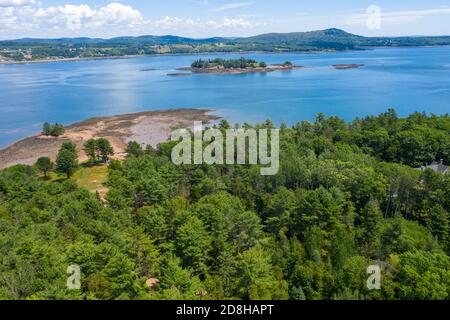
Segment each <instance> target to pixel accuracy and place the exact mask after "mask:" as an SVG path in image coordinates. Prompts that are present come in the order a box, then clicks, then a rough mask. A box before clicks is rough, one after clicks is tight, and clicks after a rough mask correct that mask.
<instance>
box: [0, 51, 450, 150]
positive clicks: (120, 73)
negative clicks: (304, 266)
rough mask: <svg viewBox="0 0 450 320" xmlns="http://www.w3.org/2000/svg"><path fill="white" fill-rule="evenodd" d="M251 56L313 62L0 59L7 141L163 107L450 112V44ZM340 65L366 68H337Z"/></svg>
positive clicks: (235, 117)
mask: <svg viewBox="0 0 450 320" xmlns="http://www.w3.org/2000/svg"><path fill="white" fill-rule="evenodd" d="M240 56H242V55H214V56H211V57H223V58H230V57H240ZM245 56H246V57H249V58H254V59H256V60H260V61H266V62H267V63H281V62H284V61H286V60H290V61H292V62H293V63H295V64H298V65H304V66H306V67H308V68H307V69H304V70H295V71H291V72H274V73H270V74H247V75H194V76H190V77H169V76H167V75H166V74H167V73H169V72H174V69H175V68H178V67H184V66H188V65H190V63H191V62H192V61H193V60H195V59H197V58H198V56H152V57H142V58H134V59H114V60H92V61H80V62H60V63H47V64H27V65H0V147H4V146H6V145H8V144H10V143H12V142H14V141H15V140H18V139H20V138H23V137H26V136H29V135H32V134H34V133H37V132H39V131H40V128H41V126H42V123H43V122H45V121H49V122H60V123H63V124H69V123H72V122H76V121H79V120H84V119H86V118H90V117H93V116H107V115H114V114H123V113H130V112H137V111H144V110H154V109H171V108H211V109H215V110H217V111H218V113H219V114H221V115H223V116H226V117H227V118H228V119H229V120H231V121H232V122H235V121H239V122H244V121H246V122H256V121H262V120H265V119H268V118H271V119H272V120H273V121H274V122H275V123H280V122H286V123H287V124H293V123H295V122H297V121H299V120H303V119H306V120H310V119H313V118H314V116H315V115H316V114H317V113H319V112H323V113H325V114H326V115H338V116H340V117H342V118H344V119H346V120H352V119H354V118H355V117H361V116H365V115H375V114H378V113H380V112H383V111H385V110H386V109H388V108H390V107H393V108H395V109H396V110H397V111H398V113H399V114H400V115H402V116H405V115H408V114H409V113H412V112H414V111H426V112H428V113H435V114H444V113H448V112H450V47H439V48H408V49H376V50H370V51H355V52H343V53H326V54H248V55H245ZM208 57H209V56H202V58H205V59H206V58H208ZM338 63H359V64H365V65H366V66H365V67H364V68H362V69H352V70H340V71H339V70H334V69H332V68H330V66H331V65H333V64H338ZM151 69H156V70H151Z"/></svg>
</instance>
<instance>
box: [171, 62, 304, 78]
mask: <svg viewBox="0 0 450 320" xmlns="http://www.w3.org/2000/svg"><path fill="white" fill-rule="evenodd" d="M304 68H305V67H304V66H288V65H282V64H271V65H268V66H267V67H256V68H230V69H226V68H223V67H211V68H191V67H186V68H178V69H177V70H178V71H190V72H191V73H192V74H198V73H199V74H245V73H268V72H274V71H290V70H296V69H304ZM168 75H177V76H180V75H189V73H184V74H183V73H178V74H168Z"/></svg>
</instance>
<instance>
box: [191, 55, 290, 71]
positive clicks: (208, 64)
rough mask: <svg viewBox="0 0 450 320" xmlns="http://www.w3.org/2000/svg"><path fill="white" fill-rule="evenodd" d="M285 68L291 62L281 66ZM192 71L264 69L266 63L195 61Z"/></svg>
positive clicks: (217, 60) (249, 60) (243, 60)
mask: <svg viewBox="0 0 450 320" xmlns="http://www.w3.org/2000/svg"><path fill="white" fill-rule="evenodd" d="M282 65H283V66H286V67H291V66H292V62H290V61H286V62H285V63H283V64H282ZM191 67H192V68H194V69H208V68H224V69H249V68H266V67H267V63H265V62H264V61H261V62H258V61H256V60H253V59H246V58H243V57H242V58H240V59H231V60H225V59H222V58H216V59H210V60H202V59H199V60H196V61H194V62H193V63H192V64H191Z"/></svg>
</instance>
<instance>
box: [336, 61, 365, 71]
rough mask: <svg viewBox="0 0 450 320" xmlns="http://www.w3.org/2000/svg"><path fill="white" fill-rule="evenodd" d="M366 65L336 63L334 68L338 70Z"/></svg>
mask: <svg viewBox="0 0 450 320" xmlns="http://www.w3.org/2000/svg"><path fill="white" fill-rule="evenodd" d="M361 67H364V65H363V64H355V63H347V64H335V65H333V68H335V69H336V70H347V69H358V68H361Z"/></svg>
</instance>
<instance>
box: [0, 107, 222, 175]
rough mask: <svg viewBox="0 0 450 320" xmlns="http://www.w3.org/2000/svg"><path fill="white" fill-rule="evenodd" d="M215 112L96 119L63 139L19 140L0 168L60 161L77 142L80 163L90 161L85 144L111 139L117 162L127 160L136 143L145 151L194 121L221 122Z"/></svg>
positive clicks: (0, 152)
mask: <svg viewBox="0 0 450 320" xmlns="http://www.w3.org/2000/svg"><path fill="white" fill-rule="evenodd" d="M214 112H215V110H212V109H169V110H153V111H143V112H137V113H128V114H121V115H114V116H110V117H94V118H90V119H86V120H83V121H79V122H75V123H72V124H70V125H67V126H65V129H66V132H65V133H64V135H62V136H60V137H57V138H55V137H45V136H42V135H41V134H37V135H34V136H30V137H27V138H24V139H21V140H18V141H16V142H14V143H12V144H10V145H8V146H6V147H4V148H1V149H0V169H4V168H7V167H10V166H13V165H16V164H24V165H32V164H34V163H35V162H36V160H37V159H38V158H39V157H49V158H50V159H51V160H52V161H54V160H55V159H56V155H57V153H58V151H59V148H60V147H61V145H62V144H63V143H64V142H69V141H71V142H74V143H75V144H76V145H77V148H78V157H79V161H80V162H83V161H85V160H87V157H86V155H85V153H84V151H83V144H84V143H85V142H86V141H87V140H89V139H91V138H106V139H108V140H109V141H110V142H111V144H112V146H113V148H114V151H115V155H114V157H112V158H114V159H119V160H120V159H124V158H125V156H126V153H125V149H126V145H127V144H128V142H130V141H136V142H138V143H139V144H141V145H142V146H143V147H144V148H145V147H146V146H147V145H151V146H152V147H153V148H155V147H157V145H158V144H159V143H162V142H165V141H167V140H168V139H169V138H170V133H171V132H172V130H173V129H174V128H176V127H183V128H191V129H193V125H194V121H202V122H204V123H206V124H211V123H213V122H214V121H217V120H219V119H220V116H218V115H215V114H214Z"/></svg>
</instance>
